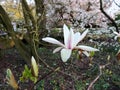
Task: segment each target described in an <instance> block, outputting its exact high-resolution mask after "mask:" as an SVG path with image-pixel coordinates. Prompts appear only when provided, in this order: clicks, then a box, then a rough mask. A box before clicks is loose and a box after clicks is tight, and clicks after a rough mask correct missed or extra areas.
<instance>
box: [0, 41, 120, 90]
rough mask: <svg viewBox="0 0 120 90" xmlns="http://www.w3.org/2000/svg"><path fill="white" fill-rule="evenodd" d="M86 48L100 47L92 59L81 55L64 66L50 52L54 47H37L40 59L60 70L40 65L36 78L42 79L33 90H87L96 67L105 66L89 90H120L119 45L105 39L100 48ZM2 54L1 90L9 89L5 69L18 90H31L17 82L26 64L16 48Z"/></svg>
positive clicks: (57, 54)
mask: <svg viewBox="0 0 120 90" xmlns="http://www.w3.org/2000/svg"><path fill="white" fill-rule="evenodd" d="M85 42H86V41H85ZM96 42H98V41H96ZM83 43H84V42H83ZM111 43H112V44H111ZM86 45H89V46H93V47H96V48H99V49H100V51H99V52H95V55H94V56H93V59H92V60H91V58H88V57H86V56H84V55H83V57H82V58H81V60H78V59H76V57H74V55H72V57H71V58H70V59H69V60H68V62H67V63H63V62H62V61H61V58H60V53H56V54H53V53H52V51H53V49H55V47H53V46H51V47H40V48H39V50H38V51H39V52H38V53H39V56H40V58H41V59H42V60H43V61H44V62H46V63H47V64H48V65H49V66H50V67H52V68H54V69H56V68H57V69H58V68H59V71H53V70H51V69H50V68H48V67H47V66H46V65H45V64H43V63H42V62H40V63H39V78H41V79H40V81H39V82H38V83H37V84H36V86H35V87H36V89H35V90H87V88H88V86H89V84H90V83H91V82H92V81H93V80H94V79H95V78H96V77H97V76H98V74H99V66H100V65H106V64H109V65H107V66H106V67H105V68H104V69H103V71H102V75H101V77H100V78H99V79H98V80H97V81H96V82H95V83H94V84H93V88H92V90H120V72H119V71H120V61H119V60H117V59H116V56H115V54H116V52H117V51H116V49H115V48H117V50H118V48H119V46H117V45H118V44H116V43H115V42H114V41H109V40H107V41H105V42H104V43H102V44H99V46H96V44H95V43H94V44H92V43H91V42H89V43H88V42H87V44H86ZM1 53H2V55H1V57H0V90H12V88H11V87H10V86H9V85H8V84H7V83H6V80H5V76H6V70H7V68H10V69H11V70H12V72H13V74H14V76H15V78H16V80H17V81H18V83H19V86H20V87H21V90H30V87H31V86H32V85H33V83H32V82H29V81H26V82H20V80H19V77H21V74H22V71H23V70H24V65H25V62H24V60H23V58H22V57H21V56H20V55H19V53H18V52H17V50H16V49H15V48H12V49H8V50H4V51H3V50H1Z"/></svg>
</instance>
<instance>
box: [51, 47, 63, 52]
mask: <svg viewBox="0 0 120 90" xmlns="http://www.w3.org/2000/svg"><path fill="white" fill-rule="evenodd" d="M62 48H63V47H58V48H56V49H55V50H54V51H53V53H56V52H59V51H60V50H61V49H62Z"/></svg>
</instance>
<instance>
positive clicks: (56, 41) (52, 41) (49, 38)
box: [42, 37, 64, 47]
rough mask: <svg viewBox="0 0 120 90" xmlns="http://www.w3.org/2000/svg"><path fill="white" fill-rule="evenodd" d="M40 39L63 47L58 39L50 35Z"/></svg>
mask: <svg viewBox="0 0 120 90" xmlns="http://www.w3.org/2000/svg"><path fill="white" fill-rule="evenodd" d="M42 40H43V41H45V42H49V43H52V44H56V45H59V46H62V47H64V45H63V44H62V43H61V42H60V41H58V40H56V39H54V38H51V37H46V38H42Z"/></svg>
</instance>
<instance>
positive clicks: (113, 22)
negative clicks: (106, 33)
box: [100, 0, 119, 33]
mask: <svg viewBox="0 0 120 90" xmlns="http://www.w3.org/2000/svg"><path fill="white" fill-rule="evenodd" d="M100 10H101V12H102V13H103V14H104V15H105V16H106V17H107V18H108V19H109V20H110V21H111V22H112V24H113V25H114V26H115V28H116V32H118V33H119V30H118V26H117V24H116V23H115V21H114V20H113V18H111V17H110V16H109V15H108V14H107V13H106V12H105V11H104V9H103V3H102V0H100Z"/></svg>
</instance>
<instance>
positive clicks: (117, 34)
mask: <svg viewBox="0 0 120 90" xmlns="http://www.w3.org/2000/svg"><path fill="white" fill-rule="evenodd" d="M113 33H114V34H116V36H115V38H114V39H115V40H117V38H118V37H120V33H118V32H116V31H113Z"/></svg>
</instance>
